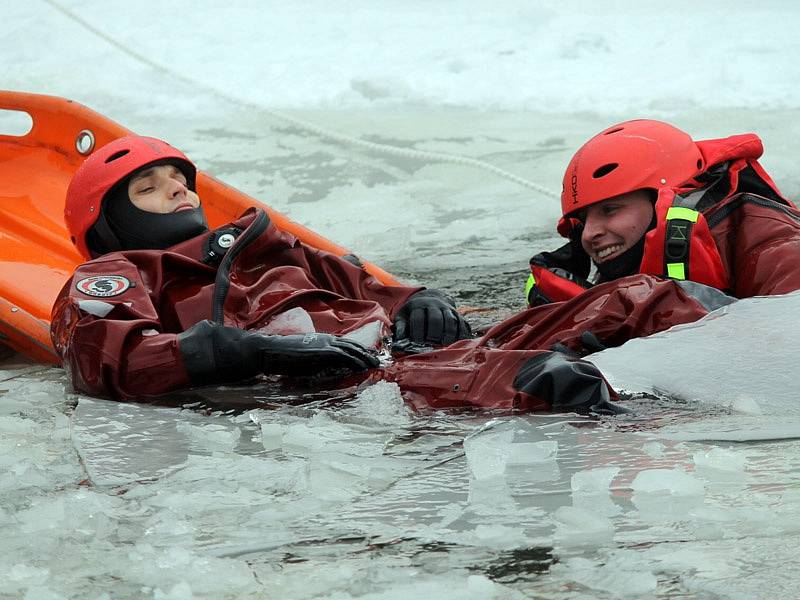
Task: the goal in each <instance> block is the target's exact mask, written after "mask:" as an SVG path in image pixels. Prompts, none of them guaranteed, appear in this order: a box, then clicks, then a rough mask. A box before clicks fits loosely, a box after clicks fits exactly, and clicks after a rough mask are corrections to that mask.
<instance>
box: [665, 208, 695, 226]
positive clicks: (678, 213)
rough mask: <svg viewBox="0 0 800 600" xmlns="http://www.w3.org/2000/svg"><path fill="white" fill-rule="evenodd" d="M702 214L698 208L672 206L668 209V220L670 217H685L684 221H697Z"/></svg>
mask: <svg viewBox="0 0 800 600" xmlns="http://www.w3.org/2000/svg"><path fill="white" fill-rule="evenodd" d="M699 215H700V213H699V212H697V211H696V210H692V209H691V208H684V207H682V206H670V207H669V209H668V210H667V221H669V220H670V219H683V220H684V221H691V222H692V223H697V217H698V216H699Z"/></svg>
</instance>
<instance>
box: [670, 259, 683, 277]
mask: <svg viewBox="0 0 800 600" xmlns="http://www.w3.org/2000/svg"><path fill="white" fill-rule="evenodd" d="M667 277H669V278H670V279H686V269H685V268H684V265H683V263H667Z"/></svg>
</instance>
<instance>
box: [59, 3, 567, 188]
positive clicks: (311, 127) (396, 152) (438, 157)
mask: <svg viewBox="0 0 800 600" xmlns="http://www.w3.org/2000/svg"><path fill="white" fill-rule="evenodd" d="M44 1H45V2H46V3H47V4H49V5H50V6H51V7H53V8H54V9H56V10H58V11H59V12H61V13H62V14H64V15H65V16H66V17H67V18H69V19H71V20H72V21H75V22H76V23H78V24H79V25H80V26H81V27H83V28H84V29H86V30H87V31H89V32H91V33H92V34H94V35H96V36H97V37H99V38H100V39H102V40H104V41H105V42H107V43H109V44H110V45H112V46H113V47H115V48H116V49H117V50H119V51H120V52H122V53H123V54H126V55H128V56H130V57H131V58H133V59H134V60H136V61H137V62H140V63H142V64H144V65H147V66H148V67H150V68H151V69H153V70H155V71H158V72H159V73H163V74H164V75H167V76H169V77H172V78H174V79H178V80H180V81H182V82H184V83H186V84H188V85H189V86H191V87H195V88H199V89H202V90H204V91H205V92H207V93H209V94H211V95H213V96H216V97H218V98H221V99H223V100H226V101H227V102H230V103H232V104H236V105H239V106H241V107H243V108H247V109H249V110H253V111H258V112H261V113H264V114H267V115H269V116H271V117H272V118H274V119H277V120H279V121H283V122H285V123H291V124H292V125H294V126H296V127H298V128H300V129H302V130H305V131H307V132H310V133H313V134H315V135H317V136H319V137H321V138H325V139H329V140H334V141H337V142H342V143H344V144H348V145H351V146H357V147H360V148H364V149H366V150H371V151H373V152H379V153H382V154H389V155H393V156H402V157H406V158H414V159H419V160H427V161H431V162H446V163H453V164H460V165H468V166H471V167H475V168H478V169H483V170H484V171H489V172H490V173H494V174H495V175H497V176H499V177H501V178H504V179H507V180H509V181H512V182H514V183H517V184H519V185H521V186H523V187H526V188H528V189H531V190H534V191H536V192H539V193H540V194H542V195H544V196H549V197H551V198H560V194H558V193H556V192H554V191H552V190H550V189H548V188H546V187H544V186H542V185H539V184H538V183H534V182H533V181H529V180H528V179H525V178H523V177H520V176H519V175H514V174H513V173H510V172H508V171H506V170H504V169H501V168H500V167H497V166H495V165H492V164H490V163H487V162H485V161H483V160H479V159H477V158H471V157H469V156H460V155H458V154H449V153H446V152H429V151H425V150H414V149H410V148H399V147H397V146H392V145H389V144H378V143H375V142H370V141H367V140H363V139H361V138H356V137H352V136H348V135H345V134H343V133H339V132H336V131H331V130H330V129H325V128H324V127H320V126H319V125H316V124H314V123H311V122H309V121H305V120H303V119H298V118H296V117H292V116H289V115H287V114H284V113H282V112H278V111H274V110H271V109H269V108H266V107H265V106H262V105H260V104H257V103H254V102H249V101H247V100H242V99H241V98H237V97H236V96H232V95H230V94H227V93H225V92H222V91H220V90H218V89H216V88H214V87H212V86H210V85H208V84H206V83H204V82H202V81H199V80H197V79H193V78H192V77H188V76H186V75H183V74H181V73H178V72H175V71H173V70H171V69H169V68H167V67H165V66H164V65H162V64H160V63H157V62H155V61H153V60H151V59H149V58H147V57H146V56H144V55H143V54H140V53H139V52H136V51H135V50H132V49H131V48H129V47H128V46H125V45H124V44H122V43H120V42H119V41H117V40H116V39H114V38H113V37H111V36H110V35H108V34H107V33H105V32H104V31H101V30H100V29H98V28H97V27H95V26H94V25H92V24H91V23H89V22H88V21H86V20H84V19H83V18H81V17H80V16H78V15H77V14H75V13H74V12H72V11H71V10H70V9H68V8H66V7H65V6H63V5H62V4H61V3H59V2H58V1H57V0H44Z"/></svg>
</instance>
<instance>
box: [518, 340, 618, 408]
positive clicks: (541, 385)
mask: <svg viewBox="0 0 800 600" xmlns="http://www.w3.org/2000/svg"><path fill="white" fill-rule="evenodd" d="M514 389H516V390H518V391H520V392H524V393H526V394H530V395H531V396H534V397H535V398H538V399H540V400H543V401H544V402H547V403H548V404H549V405H550V408H551V410H553V411H557V412H577V413H582V414H586V413H595V414H616V413H620V412H626V411H625V409H623V408H622V407H620V406H617V405H615V404H612V403H611V392H610V387H609V385H608V383H606V380H605V379H604V378H603V374H602V373H600V370H599V369H598V368H597V367H596V366H594V365H593V364H592V363H590V362H589V361H588V360H583V359H575V358H570V357H567V356H565V355H564V354H561V353H560V352H545V353H542V354H540V355H538V356H535V357H533V358H531V359H530V360H528V361H526V362H525V364H523V365H522V368H521V369H520V370H519V372H518V373H517V376H516V377H515V378H514Z"/></svg>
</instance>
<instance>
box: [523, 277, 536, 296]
mask: <svg viewBox="0 0 800 600" xmlns="http://www.w3.org/2000/svg"><path fill="white" fill-rule="evenodd" d="M535 285H536V278H535V277H534V276H533V273H531V274H530V275H528V281H526V282H525V302H528V296H529V295H530V293H531V290H532V289H533V286H535Z"/></svg>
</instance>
